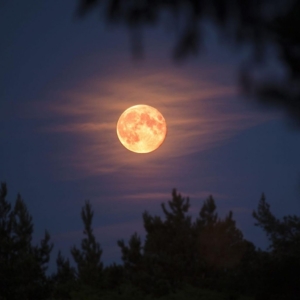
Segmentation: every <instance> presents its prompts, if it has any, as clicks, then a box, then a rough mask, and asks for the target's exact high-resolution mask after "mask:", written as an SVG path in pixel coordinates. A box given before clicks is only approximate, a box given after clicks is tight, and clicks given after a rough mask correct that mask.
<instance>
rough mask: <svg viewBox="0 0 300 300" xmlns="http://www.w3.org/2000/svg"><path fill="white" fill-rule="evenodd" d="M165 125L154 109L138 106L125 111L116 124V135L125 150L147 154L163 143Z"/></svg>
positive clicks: (142, 105) (165, 130)
mask: <svg viewBox="0 0 300 300" xmlns="http://www.w3.org/2000/svg"><path fill="white" fill-rule="evenodd" d="M166 133H167V125H166V121H165V119H164V117H163V116H162V114H161V113H160V112H159V111H158V110H157V109H156V108H154V107H151V106H148V105H144V104H140V105H135V106H131V107H129V108H128V109H126V110H125V111H124V112H123V113H122V115H121V116H120V118H119V120H118V123H117V135H118V137H119V140H120V142H121V143H122V144H123V146H124V147H125V148H127V149H128V150H130V151H132V152H136V153H149V152H152V151H154V150H155V149H157V148H158V147H159V146H160V145H161V144H162V143H163V141H164V139H165V137H166Z"/></svg>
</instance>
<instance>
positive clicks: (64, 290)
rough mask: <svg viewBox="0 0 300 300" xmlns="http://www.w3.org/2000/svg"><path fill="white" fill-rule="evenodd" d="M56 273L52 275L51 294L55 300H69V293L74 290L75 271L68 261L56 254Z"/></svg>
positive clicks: (59, 253)
mask: <svg viewBox="0 0 300 300" xmlns="http://www.w3.org/2000/svg"><path fill="white" fill-rule="evenodd" d="M56 266H57V272H56V273H55V274H54V275H53V277H52V281H53V292H52V296H53V298H55V299H71V292H72V291H73V290H74V289H75V287H76V284H75V269H74V268H73V267H72V266H71V265H70V261H69V259H66V258H64V257H63V256H62V254H61V252H60V251H59V252H58V256H57V259H56Z"/></svg>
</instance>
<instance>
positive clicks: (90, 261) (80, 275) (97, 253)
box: [71, 201, 103, 289]
mask: <svg viewBox="0 0 300 300" xmlns="http://www.w3.org/2000/svg"><path fill="white" fill-rule="evenodd" d="M93 215H94V213H93V210H92V206H91V204H90V202H89V201H86V202H85V205H84V206H83V208H82V210H81V218H82V221H83V224H84V231H83V233H84V235H85V237H84V238H83V240H82V242H81V250H79V249H78V248H77V247H76V246H73V247H72V248H71V254H72V256H73V259H74V261H75V262H76V265H77V270H76V278H77V280H78V283H79V284H81V285H83V286H88V287H92V288H95V289H99V287H100V286H101V281H102V273H103V263H102V262H101V255H102V249H101V247H100V244H99V243H98V242H97V241H96V238H95V236H94V234H93V229H92V220H93Z"/></svg>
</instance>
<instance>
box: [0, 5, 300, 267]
mask: <svg viewBox="0 0 300 300" xmlns="http://www.w3.org/2000/svg"><path fill="white" fill-rule="evenodd" d="M76 4H77V3H76V1H74V0H65V1H35V0H27V1H24V0H15V1H1V3H0V31H1V33H0V36H1V42H0V45H1V46H0V55H1V60H0V78H1V79H0V140H1V148H0V181H2V182H6V183H7V185H8V192H9V195H8V199H9V200H10V201H11V202H13V201H15V199H16V195H17V193H18V192H19V193H21V195H22V197H23V199H24V201H25V203H26V204H27V206H28V209H29V212H30V213H31V214H32V216H33V222H34V226H35V227H34V242H37V241H39V240H40V239H41V238H42V236H43V233H44V230H45V229H47V230H48V231H49V232H50V234H51V239H52V241H53V242H54V244H55V247H54V250H53V251H52V261H54V260H55V258H56V255H57V252H58V250H59V249H61V250H62V252H63V254H64V255H66V256H68V255H69V249H70V246H72V245H74V244H77V245H79V244H80V242H81V239H82V237H83V234H82V229H83V225H82V221H81V219H80V211H81V208H82V206H83V204H84V201H85V200H90V201H91V203H92V206H93V209H94V213H95V214H94V220H93V227H94V232H95V235H96V237H97V240H98V241H99V242H100V244H101V246H102V248H103V251H104V252H103V256H102V260H103V262H104V264H105V265H108V264H110V263H112V262H114V261H115V262H117V263H120V262H121V252H120V250H119V248H118V246H117V240H118V239H125V240H126V241H127V240H128V239H129V237H130V236H131V235H132V234H133V233H134V232H135V231H136V232H138V233H139V234H140V235H141V236H142V237H143V236H144V230H143V222H142V213H143V212H144V211H145V210H147V211H149V212H150V213H151V214H159V215H162V210H161V207H160V204H161V203H162V202H167V201H168V200H170V199H171V191H172V189H173V188H177V190H178V191H179V192H180V193H181V194H182V195H183V196H189V197H190V201H191V209H190V213H191V214H192V215H193V216H196V215H197V214H198V212H199V210H200V208H201V206H202V203H203V201H204V200H206V199H207V197H208V196H209V195H210V194H212V195H213V196H214V198H215V201H216V204H217V210H218V213H219V215H220V216H221V217H224V216H225V214H227V213H228V212H229V211H230V210H232V211H233V217H234V219H235V220H236V221H237V226H238V227H239V228H240V229H241V230H242V232H243V234H244V236H245V238H246V239H248V240H250V241H252V242H253V243H255V245H256V246H258V247H261V248H263V249H265V248H266V247H267V245H268V243H267V240H266V237H265V235H264V233H263V232H262V231H261V230H260V229H258V228H256V227H254V219H253V218H252V215H251V214H252V211H253V210H254V209H256V208H257V204H258V201H259V199H260V196H261V193H262V192H264V193H265V194H266V198H267V202H269V203H270V205H271V210H272V212H273V213H274V214H275V215H276V216H278V217H282V216H283V215H286V214H294V213H296V214H297V213H299V209H300V200H299V199H300V197H299V195H300V159H299V153H300V130H299V129H297V130H296V129H294V128H292V127H291V126H290V125H289V123H288V121H287V120H288V119H287V118H286V116H285V115H284V114H283V113H281V112H280V111H275V110H270V109H268V108H262V107H260V106H258V105H256V104H255V101H253V100H251V99H247V98H246V97H245V96H243V95H241V93H240V89H239V86H238V66H239V63H240V62H241V61H242V60H243V59H244V58H245V55H246V54H245V53H247V51H241V50H240V51H237V50H233V49H232V47H230V45H226V43H219V42H218V38H217V35H216V34H215V33H214V31H213V30H212V29H211V28H210V27H208V28H207V32H206V39H205V41H204V46H203V51H202V52H201V53H200V55H199V56H197V57H193V58H188V59H186V60H185V61H183V62H181V63H179V62H176V61H174V60H173V59H172V47H173V45H174V41H175V40H176V36H175V35H174V34H172V32H171V33H170V31H169V30H168V29H166V28H164V27H163V26H162V27H158V28H156V29H146V30H144V34H143V45H144V50H145V51H144V54H143V59H136V58H135V57H134V56H133V54H132V51H131V50H132V48H131V46H132V44H131V39H130V33H129V31H128V30H127V29H126V28H123V27H116V26H112V25H108V24H105V23H104V22H101V20H100V17H99V15H98V14H97V13H96V12H94V13H92V14H91V15H90V16H89V17H87V18H85V19H78V18H75V16H74V12H75V10H76ZM136 104H147V105H150V106H153V107H156V108H157V109H158V110H159V111H160V112H161V113H162V114H163V116H164V118H165V119H166V122H167V126H168V134H167V137H166V140H165V141H164V143H163V144H162V146H161V147H160V148H159V149H158V150H156V151H154V152H152V153H149V154H136V153H133V152H130V151H128V150H126V149H125V148H124V147H123V146H122V145H121V144H120V142H119V140H118V138H117V134H116V123H117V121H118V118H119V116H120V115H121V113H122V112H123V111H124V110H125V109H126V108H128V107H130V106H132V105H136Z"/></svg>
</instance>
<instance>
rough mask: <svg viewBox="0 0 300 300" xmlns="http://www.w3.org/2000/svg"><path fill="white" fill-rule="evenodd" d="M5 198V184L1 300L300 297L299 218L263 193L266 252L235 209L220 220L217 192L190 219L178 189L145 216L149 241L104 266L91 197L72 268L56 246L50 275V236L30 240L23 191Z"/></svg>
mask: <svg viewBox="0 0 300 300" xmlns="http://www.w3.org/2000/svg"><path fill="white" fill-rule="evenodd" d="M6 196H7V186H6V184H5V183H2V184H1V187H0V300H15V299H18V300H19V299H24V300H26V299H28V300H31V299H35V300H39V299H41V300H42V299H48V300H50V299H53V300H54V299H72V300H85V299H86V300H96V299H124V300H125V299H133V298H134V299H153V298H162V299H175V298H164V297H168V296H169V295H175V294H177V295H179V293H180V291H188V293H189V298H190V299H199V291H204V290H211V291H216V292H219V294H220V295H223V296H224V297H225V298H224V297H223V296H222V297H223V298H209V299H228V300H229V299H232V300H234V299H239V297H240V296H241V295H246V296H249V297H252V298H247V299H256V300H263V299H273V300H274V299H280V300H284V299H286V300H287V299H289V300H292V299H295V300H296V299H299V296H300V217H299V216H296V215H293V216H292V215H288V216H285V217H283V219H277V218H276V217H275V216H274V215H273V214H272V213H271V211H270V205H269V204H268V203H267V202H266V198H265V196H264V194H262V197H261V199H260V200H259V203H258V207H257V210H255V211H253V217H254V219H255V220H256V223H255V225H256V226H260V227H261V228H262V229H263V230H264V232H265V233H266V235H267V237H268V239H269V241H270V247H269V250H268V251H262V250H260V249H257V248H256V247H255V246H254V244H253V243H252V242H250V241H247V240H246V239H245V238H244V237H243V233H242V232H241V230H239V229H238V228H237V227H236V223H235V221H234V219H233V214H232V211H229V213H228V214H227V215H226V216H225V218H223V219H222V218H220V217H219V216H218V213H217V210H216V208H217V207H216V204H215V200H214V198H213V197H212V196H209V197H208V198H207V200H206V201H204V203H203V205H202V207H201V209H200V211H199V214H198V216H197V218H196V220H194V221H193V220H192V218H191V216H190V215H189V214H188V211H189V208H190V202H189V198H188V197H182V196H181V194H180V193H178V192H177V191H176V189H173V191H172V199H171V200H170V201H168V203H167V204H165V203H162V204H161V207H162V211H163V214H164V218H162V217H160V216H152V215H150V214H149V212H147V211H145V212H144V213H143V215H142V217H143V222H144V228H145V231H146V237H145V241H144V243H142V240H141V238H140V236H138V234H137V233H136V232H135V233H134V234H133V235H132V236H131V237H130V239H129V242H128V243H127V244H126V243H125V242H124V240H119V241H118V242H117V243H118V246H119V247H120V250H121V255H122V261H123V264H122V265H117V264H115V263H114V264H112V265H110V266H107V267H104V266H103V263H102V261H101V256H102V252H103V250H102V248H101V245H100V243H99V242H97V240H96V238H95V235H94V233H93V228H92V220H93V215H94V213H93V209H92V206H91V203H90V202H89V201H86V202H85V203H84V206H83V207H82V210H81V219H82V221H83V225H84V231H83V233H84V237H83V239H82V241H81V245H80V247H77V246H73V247H72V248H71V249H70V252H71V256H72V258H73V260H74V262H75V267H73V266H72V265H71V263H70V261H69V259H68V258H65V257H63V255H62V254H61V252H60V251H59V252H58V256H57V259H56V265H57V270H56V272H55V273H53V274H51V275H46V270H47V267H48V262H49V259H50V253H51V251H52V249H53V243H51V242H50V234H49V233H48V232H47V231H46V232H45V236H44V238H43V239H42V240H41V241H40V243H39V244H38V245H33V244H32V234H33V221H32V217H31V215H30V214H29V212H28V210H27V207H26V204H25V202H24V201H23V199H22V198H21V196H20V195H19V194H18V196H17V199H16V202H15V204H14V206H12V205H11V204H10V203H9V202H8V201H7V200H6ZM191 291H192V292H191ZM196 294H197V295H198V296H197V297H196ZM193 296H194V298H193ZM178 297H179V296H178ZM206 298H207V299H208V297H206ZM176 299H183V298H176ZM245 299H246V298H245Z"/></svg>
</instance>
